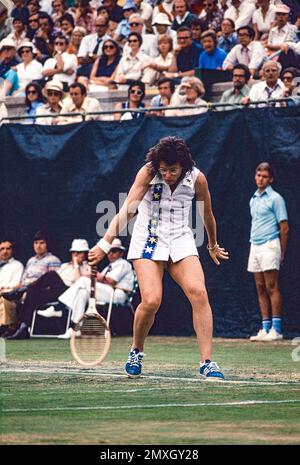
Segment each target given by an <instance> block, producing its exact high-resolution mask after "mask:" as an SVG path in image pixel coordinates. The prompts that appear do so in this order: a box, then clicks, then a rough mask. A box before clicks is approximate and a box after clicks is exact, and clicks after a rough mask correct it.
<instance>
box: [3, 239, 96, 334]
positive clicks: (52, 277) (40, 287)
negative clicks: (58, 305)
mask: <svg viewBox="0 0 300 465" xmlns="http://www.w3.org/2000/svg"><path fill="white" fill-rule="evenodd" d="M88 250H89V246H88V243H87V241H86V240H85V239H74V241H73V242H72V247H71V249H70V252H71V254H72V255H71V261H70V262H68V263H63V264H62V265H61V266H60V267H59V268H57V269H56V270H52V271H47V272H46V273H44V274H43V275H42V276H41V277H40V278H38V279H37V280H36V281H35V283H34V285H31V286H29V288H28V290H27V293H26V297H25V298H24V300H23V302H22V305H19V308H18V317H19V321H20V325H19V328H18V329H17V331H16V332H15V333H14V334H13V335H12V336H9V339H28V338H29V331H28V328H30V327H31V325H32V317H33V313H34V311H35V310H37V309H38V308H40V307H41V306H43V305H45V304H46V303H48V302H53V301H56V300H57V299H58V297H59V296H60V295H61V294H63V293H64V292H65V291H66V290H67V289H68V288H70V286H72V285H73V284H75V283H76V281H77V280H78V279H80V278H81V276H89V274H90V267H89V265H88V263H87V260H86V258H87V257H86V254H87V252H88ZM39 314H40V315H42V316H44V317H46V318H49V317H58V316H61V313H59V312H56V311H55V309H54V307H48V308H47V309H46V310H45V311H43V310H39Z"/></svg>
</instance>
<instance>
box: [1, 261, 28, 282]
mask: <svg viewBox="0 0 300 465" xmlns="http://www.w3.org/2000/svg"><path fill="white" fill-rule="evenodd" d="M23 271H24V266H23V265H22V263H21V262H19V261H18V260H16V259H15V258H11V259H10V260H8V262H7V263H6V264H5V265H3V266H1V268H0V289H2V288H3V289H5V288H7V289H11V288H13V287H16V286H17V285H18V284H19V283H20V282H21V277H22V274H23Z"/></svg>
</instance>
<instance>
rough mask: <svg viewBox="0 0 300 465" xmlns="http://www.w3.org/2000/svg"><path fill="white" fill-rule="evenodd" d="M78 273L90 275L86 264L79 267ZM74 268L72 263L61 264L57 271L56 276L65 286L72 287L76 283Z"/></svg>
mask: <svg viewBox="0 0 300 465" xmlns="http://www.w3.org/2000/svg"><path fill="white" fill-rule="evenodd" d="M79 270H80V273H81V274H82V273H90V270H91V268H90V266H89V264H88V263H87V262H83V263H82V264H81V265H80V267H79ZM76 271H77V270H76V268H75V266H74V265H73V263H70V262H69V263H63V264H62V265H61V267H60V268H59V269H58V270H57V274H59V276H60V277H61V279H62V280H63V282H64V283H65V285H66V286H69V287H70V286H72V285H73V284H74V283H75V282H76V281H77V278H75V276H76Z"/></svg>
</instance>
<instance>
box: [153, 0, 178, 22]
mask: <svg viewBox="0 0 300 465" xmlns="http://www.w3.org/2000/svg"><path fill="white" fill-rule="evenodd" d="M173 6H174V0H173V1H172V2H169V3H168V2H162V3H161V4H160V5H158V6H155V7H154V10H153V15H152V22H153V21H154V20H155V17H156V15H157V14H158V13H164V11H160V10H161V9H163V10H165V12H166V13H167V14H168V15H169V16H170V18H169V19H170V22H172V21H173V20H174V10H173ZM160 7H161V8H160Z"/></svg>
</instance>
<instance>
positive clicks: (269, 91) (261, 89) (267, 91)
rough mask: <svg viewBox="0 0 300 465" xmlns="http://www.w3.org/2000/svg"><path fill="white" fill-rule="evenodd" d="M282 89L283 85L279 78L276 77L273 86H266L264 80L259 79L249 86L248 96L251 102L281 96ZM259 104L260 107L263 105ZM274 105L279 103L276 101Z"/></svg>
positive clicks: (283, 88)
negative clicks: (276, 79) (259, 80)
mask: <svg viewBox="0 0 300 465" xmlns="http://www.w3.org/2000/svg"><path fill="white" fill-rule="evenodd" d="M284 90H285V86H284V84H283V82H282V81H281V80H280V79H278V81H277V83H276V85H275V86H274V87H273V88H272V87H269V86H267V84H266V81H261V82H258V83H257V84H254V85H253V86H252V87H251V89H250V93H249V97H250V100H252V102H257V101H260V100H270V99H276V98H283V92H284ZM259 106H260V107H261V106H265V105H259ZM276 106H280V103H276Z"/></svg>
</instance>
